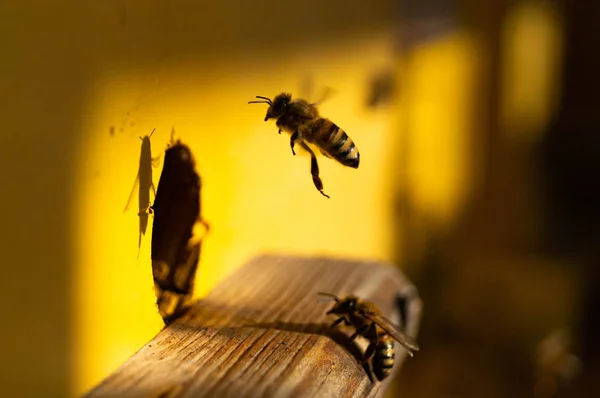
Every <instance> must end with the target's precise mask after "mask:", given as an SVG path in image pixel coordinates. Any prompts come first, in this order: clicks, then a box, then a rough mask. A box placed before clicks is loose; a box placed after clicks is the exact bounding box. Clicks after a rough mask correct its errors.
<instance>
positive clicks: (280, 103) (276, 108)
mask: <svg viewBox="0 0 600 398" xmlns="http://www.w3.org/2000/svg"><path fill="white" fill-rule="evenodd" d="M256 98H260V99H261V101H250V102H248V103H249V104H268V105H269V109H267V115H266V116H265V122H266V121H267V120H269V119H277V118H279V117H280V116H282V115H283V114H284V113H285V112H286V111H287V106H288V104H289V103H290V101H291V100H292V95H291V94H287V93H281V94H279V95H278V96H277V97H275V99H274V100H272V101H271V99H270V98H267V97H261V96H258V95H257V96H256Z"/></svg>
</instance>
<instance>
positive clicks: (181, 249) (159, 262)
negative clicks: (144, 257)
mask: <svg viewBox="0 0 600 398" xmlns="http://www.w3.org/2000/svg"><path fill="white" fill-rule="evenodd" d="M201 186H202V183H201V179H200V176H199V175H198V173H197V172H196V170H195V161H194V157H193V155H192V152H191V150H190V148H189V147H188V146H186V145H185V144H183V143H182V142H181V141H179V140H177V141H176V142H174V140H173V139H172V140H171V143H170V144H169V147H168V149H167V151H166V152H165V160H164V166H163V170H162V173H161V175H160V180H159V182H158V190H157V192H156V198H155V200H154V204H153V205H152V209H153V211H154V224H153V228H152V274H153V278H154V288H155V293H156V304H157V306H158V311H159V313H160V315H161V317H162V318H163V321H164V322H165V324H166V325H168V324H169V323H171V322H172V321H173V320H175V319H176V318H177V317H179V316H180V315H182V314H183V313H184V312H185V311H186V310H187V309H188V307H189V304H190V302H191V298H192V294H193V290H194V278H195V276H196V270H197V268H198V261H199V259H200V249H201V236H202V235H201V234H199V233H197V227H199V226H202V227H203V228H204V230H205V232H208V229H209V225H208V224H207V223H206V222H205V221H203V220H202V218H201V212H200V210H201V209H200V204H201V201H200V190H201Z"/></svg>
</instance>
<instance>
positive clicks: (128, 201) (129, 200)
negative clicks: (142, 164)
mask: <svg viewBox="0 0 600 398" xmlns="http://www.w3.org/2000/svg"><path fill="white" fill-rule="evenodd" d="M139 184H140V172H139V171H138V173H137V175H136V176H135V181H134V182H133V188H131V193H130V194H129V199H127V204H126V205H125V208H124V209H123V213H125V212H126V211H127V210H128V209H129V206H131V200H132V199H133V194H134V193H135V189H136V188H137V187H138V186H139Z"/></svg>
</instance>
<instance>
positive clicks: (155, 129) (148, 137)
mask: <svg viewBox="0 0 600 398" xmlns="http://www.w3.org/2000/svg"><path fill="white" fill-rule="evenodd" d="M155 130H156V127H155V128H153V129H152V132H151V133H150V135H149V136H148V138H150V137H152V134H154V131H155Z"/></svg>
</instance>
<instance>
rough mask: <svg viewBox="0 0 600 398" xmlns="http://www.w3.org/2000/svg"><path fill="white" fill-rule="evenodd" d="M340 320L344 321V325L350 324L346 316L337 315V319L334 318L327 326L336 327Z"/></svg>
mask: <svg viewBox="0 0 600 398" xmlns="http://www.w3.org/2000/svg"><path fill="white" fill-rule="evenodd" d="M342 322H344V323H345V324H346V325H348V324H350V322H348V320H347V319H346V317H345V316H342V317H339V318H338V319H336V320H335V321H333V323H332V324H331V326H329V327H330V328H334V327H336V326H337V325H339V324H340V323H342Z"/></svg>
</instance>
